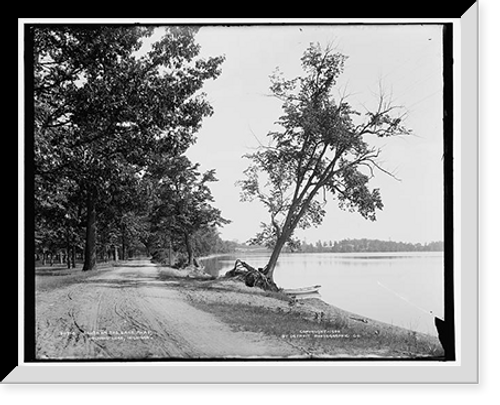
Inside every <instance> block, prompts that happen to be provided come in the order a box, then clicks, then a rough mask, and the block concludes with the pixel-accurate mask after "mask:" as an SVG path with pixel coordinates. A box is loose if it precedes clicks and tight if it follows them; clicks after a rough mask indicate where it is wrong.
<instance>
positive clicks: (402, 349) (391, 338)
mask: <svg viewBox="0 0 500 405" xmlns="http://www.w3.org/2000/svg"><path fill="white" fill-rule="evenodd" d="M180 291H182V293H183V294H184V295H185V296H186V298H187V299H188V301H189V302H190V304H191V305H193V306H194V307H195V308H197V309H201V310H203V311H206V312H209V313H210V314H212V315H214V316H216V317H217V318H218V319H220V320H221V321H222V322H224V323H226V324H228V325H230V326H231V327H232V328H233V329H234V330H236V331H246V332H257V333H262V334H263V335H265V336H266V337H268V338H277V339H279V340H282V341H284V342H286V343H287V344H289V345H291V346H292V347H295V348H296V349H297V350H299V351H301V352H302V353H303V354H304V355H306V356H307V357H310V358H318V359H321V358H331V357H334V358H363V357H366V358H372V357H373V358H388V359H392V358H407V359H436V360H440V359H442V358H443V356H444V352H443V350H442V347H441V344H440V343H439V339H438V338H437V337H435V336H432V335H428V334H425V333H421V332H416V331H412V330H409V329H405V328H402V327H399V326H395V325H390V324H387V323H384V322H381V321H377V320H374V319H370V318H366V317H364V316H362V315H358V314H355V313H352V312H349V311H346V310H343V309H341V308H338V307H336V306H334V305H332V304H330V303H327V302H325V301H323V300H322V299H320V298H316V297H315V298H305V299H301V300H293V299H290V298H289V297H288V296H286V295H285V294H284V293H282V292H277V293H275V292H268V291H263V290H260V289H258V288H255V287H254V288H250V287H246V286H245V284H244V283H243V282H241V281H236V280H233V279H230V278H224V277H220V278H217V279H212V280H195V279H189V280H186V281H185V282H184V283H181V289H180Z"/></svg>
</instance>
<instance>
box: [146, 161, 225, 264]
mask: <svg viewBox="0 0 500 405" xmlns="http://www.w3.org/2000/svg"><path fill="white" fill-rule="evenodd" d="M160 162H163V163H160V164H159V165H158V166H157V169H156V170H155V171H154V175H155V176H157V178H158V188H157V193H158V194H157V196H158V197H157V201H158V205H157V206H156V208H155V209H154V214H153V222H155V223H157V224H163V226H164V228H165V229H164V232H168V233H169V234H170V237H171V238H172V237H175V238H177V239H180V241H181V242H182V244H183V245H184V247H185V251H186V253H187V257H188V262H187V264H188V265H194V259H195V252H194V248H193V244H194V243H193V242H194V237H195V236H196V234H197V233H199V232H202V231H205V232H206V231H208V230H209V229H210V228H213V227H216V226H220V225H223V224H227V223H229V222H230V221H228V220H227V219H224V218H223V217H222V214H221V211H220V210H219V209H217V208H215V207H214V206H212V205H211V203H212V202H213V201H214V199H213V196H212V193H211V191H210V188H209V187H208V183H211V182H214V181H217V179H216V178H215V171H214V170H209V171H207V172H205V173H200V172H199V171H198V166H199V165H198V164H192V163H191V162H190V161H189V159H188V158H187V157H185V156H180V157H178V158H170V159H169V162H168V163H167V162H166V161H165V160H163V159H162V160H160Z"/></svg>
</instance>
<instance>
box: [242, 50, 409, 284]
mask: <svg viewBox="0 0 500 405" xmlns="http://www.w3.org/2000/svg"><path fill="white" fill-rule="evenodd" d="M346 58H347V57H346V56H345V55H343V54H341V53H334V52H333V50H332V49H330V48H327V49H322V48H321V46H320V45H315V44H311V45H310V47H309V48H308V49H307V50H306V51H305V53H304V55H303V57H302V59H301V62H302V68H303V71H304V74H303V75H302V76H300V77H297V78H294V79H291V80H286V79H285V78H284V77H283V75H282V74H281V73H279V72H277V73H276V74H273V75H272V76H271V83H272V84H271V92H272V94H273V95H274V96H276V97H277V98H278V99H279V100H281V101H282V109H283V112H284V113H283V115H282V116H281V117H279V120H278V121H277V124H278V125H279V126H280V130H277V131H273V132H269V133H268V134H267V138H268V141H269V142H268V145H267V146H264V145H261V146H260V147H259V148H258V149H257V151H256V152H255V153H252V154H248V155H245V157H246V158H248V159H250V160H251V164H250V165H249V167H248V168H247V169H246V170H245V172H244V174H245V178H244V179H243V180H242V181H240V182H239V185H240V186H241V189H242V192H241V198H242V201H254V200H256V201H260V202H261V203H262V204H264V205H265V207H266V209H267V211H268V212H269V215H270V221H269V223H263V224H261V226H262V231H261V232H260V233H259V234H257V235H256V237H255V238H253V239H252V242H253V243H257V244H265V245H267V246H269V247H272V249H273V250H272V254H271V257H270V259H269V262H268V263H267V265H266V266H265V267H264V268H263V269H261V271H260V273H262V274H263V275H264V276H265V277H266V278H267V279H268V281H269V283H264V285H270V286H274V288H275V287H276V285H275V284H274V272H275V269H276V264H277V261H278V258H279V255H280V253H281V251H282V249H283V247H284V246H285V245H286V244H289V245H292V247H293V246H294V245H296V244H297V243H298V242H297V241H296V240H295V239H294V238H293V234H294V231H295V230H296V229H297V227H299V228H303V229H304V228H308V227H310V226H318V225H319V224H321V222H322V220H323V217H324V215H325V209H324V207H325V203H326V198H325V197H326V195H327V194H328V193H329V194H330V195H331V196H332V197H333V198H334V199H336V200H337V202H338V205H339V207H340V208H341V209H347V210H349V211H357V212H359V213H360V214H361V215H362V216H363V217H364V218H366V219H369V220H371V221H374V220H375V219H376V211H377V210H381V209H382V208H383V203H382V199H381V195H380V191H379V189H377V188H374V189H371V188H370V187H369V181H370V179H371V178H372V177H373V176H374V174H375V172H376V171H377V170H380V171H382V172H384V173H388V174H390V173H389V172H387V171H386V170H385V169H383V168H382V167H381V166H380V164H379V162H378V160H377V158H378V157H379V154H380V152H381V151H380V149H378V148H376V147H374V146H370V144H369V137H373V136H375V137H393V136H397V135H404V134H409V133H410V130H409V129H407V128H405V127H404V126H403V118H404V114H398V112H399V111H401V110H398V109H399V107H396V106H393V105H391V103H390V102H388V101H387V100H386V99H385V98H384V97H383V96H381V97H380V99H379V103H378V105H377V107H376V108H375V109H373V110H372V111H368V112H366V113H365V114H364V115H362V114H360V113H359V112H357V111H356V110H354V109H353V107H352V106H351V105H350V104H349V103H348V102H347V101H346V100H345V97H340V98H338V99H336V98H335V97H334V96H333V94H332V93H333V92H332V89H333V88H334V86H335V84H336V82H337V79H338V77H339V76H340V74H341V73H342V72H343V70H344V62H345V60H346ZM239 264H241V263H239ZM240 267H241V266H240ZM244 267H245V270H246V271H249V270H250V271H251V270H252V268H251V266H248V265H245V266H244ZM254 278H255V277H254Z"/></svg>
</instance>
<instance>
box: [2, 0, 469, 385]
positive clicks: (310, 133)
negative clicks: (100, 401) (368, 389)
mask: <svg viewBox="0 0 500 405" xmlns="http://www.w3.org/2000/svg"><path fill="white" fill-rule="evenodd" d="M477 32H478V5H477V3H473V4H472V5H470V8H468V9H467V10H461V12H460V14H457V15H454V16H453V18H370V19H360V18H342V19H341V18H339V19H329V18H324V19H168V20H165V19H78V20H71V19H67V20H64V19H62V20H60V19H57V20H56V19H20V20H19V33H18V34H19V66H20V69H19V96H20V104H19V128H20V133H19V141H20V148H19V153H20V162H21V163H20V168H19V169H20V170H19V182H20V184H22V187H20V190H21V195H20V205H19V218H20V225H19V235H20V238H19V241H20V250H19V279H18V281H19V297H20V298H19V340H18V347H19V351H18V356H17V359H16V361H17V362H16V366H15V367H14V368H13V369H12V368H11V369H10V370H9V371H10V373H9V374H8V375H7V376H6V377H5V379H4V380H3V381H4V382H5V383H54V382H55V383H477V382H478V313H477V311H478V305H477V298H478V291H477V286H478V283H477V278H478V273H477V271H478V265H477V263H478V256H477V255H478V252H477V237H478V234H477V212H478V207H477V174H478V170H477V164H478V161H477V145H478V122H477V80H478V77H477V63H478V59H477V40H478V36H477ZM464 111H467V114H463V112H464ZM465 152H466V153H467V159H463V158H462V156H463V153H465ZM463 190H468V192H467V193H463V192H462V191H463ZM471 190H472V192H471ZM11 370H12V371H11Z"/></svg>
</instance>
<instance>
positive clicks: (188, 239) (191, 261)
mask: <svg viewBox="0 0 500 405" xmlns="http://www.w3.org/2000/svg"><path fill="white" fill-rule="evenodd" d="M184 243H185V245H186V251H187V254H188V263H187V265H188V266H194V256H193V246H192V245H191V237H190V236H189V234H187V233H185V234H184Z"/></svg>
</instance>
